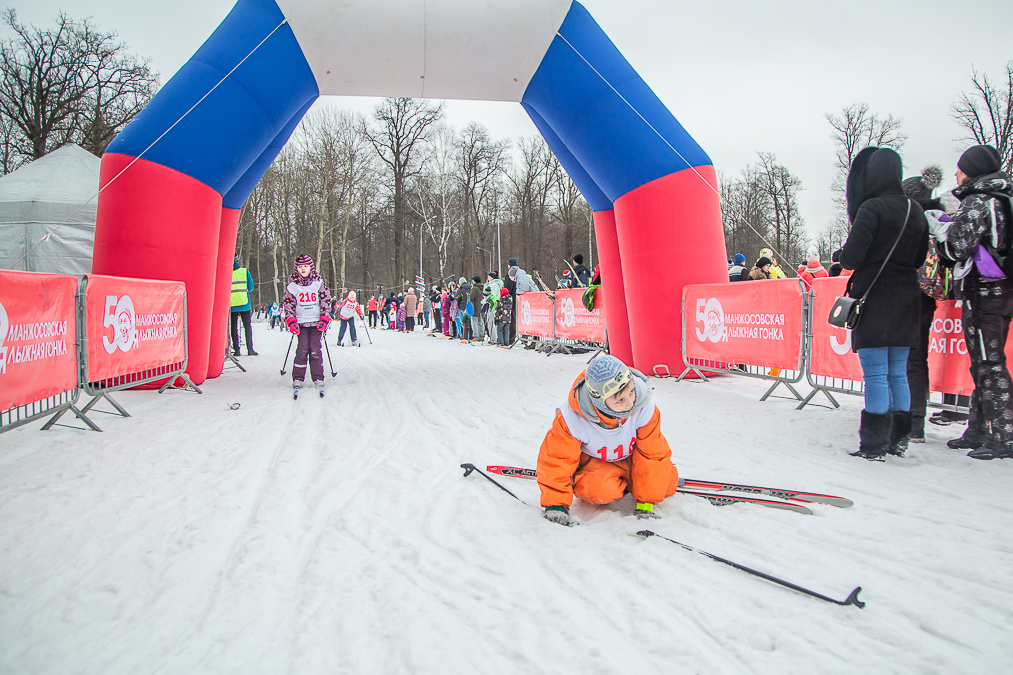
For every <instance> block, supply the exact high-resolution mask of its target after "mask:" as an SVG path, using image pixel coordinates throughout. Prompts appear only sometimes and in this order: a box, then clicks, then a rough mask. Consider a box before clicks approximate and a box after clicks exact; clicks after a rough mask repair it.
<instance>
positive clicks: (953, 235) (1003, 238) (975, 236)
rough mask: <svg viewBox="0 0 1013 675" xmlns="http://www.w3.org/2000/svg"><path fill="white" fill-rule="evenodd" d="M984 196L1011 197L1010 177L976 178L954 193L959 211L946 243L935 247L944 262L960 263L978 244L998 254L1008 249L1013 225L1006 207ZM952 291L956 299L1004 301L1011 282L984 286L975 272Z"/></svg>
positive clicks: (1012, 288)
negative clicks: (944, 258) (1008, 229)
mask: <svg viewBox="0 0 1013 675" xmlns="http://www.w3.org/2000/svg"><path fill="white" fill-rule="evenodd" d="M987 193H995V194H1003V195H1007V196H1011V195H1013V186H1011V184H1010V179H1009V177H1008V176H1007V175H1006V174H1005V173H1003V172H1002V171H999V172H996V173H993V174H988V175H985V176H977V177H975V178H972V179H971V180H969V181H968V182H966V183H964V184H963V185H961V186H960V187H958V188H956V189H955V190H954V191H953V196H954V197H956V198H957V199H959V200H960V208H959V209H958V210H957V212H956V213H955V214H953V224H952V225H950V229H949V232H948V234H947V238H946V241H945V242H940V243H939V244H937V248H938V250H939V252H940V253H941V254H942V255H943V256H945V257H946V258H949V259H950V260H954V261H958V262H963V261H967V260H968V259H970V258H971V257H972V256H973V255H974V252H975V249H977V248H978V245H979V244H981V245H983V246H986V247H992V248H993V249H998V250H1002V249H1004V248H1005V247H1006V246H1007V245H1008V240H1007V236H1008V232H1007V228H1008V227H1010V226H1011V225H1013V223H1009V222H1008V218H1009V214H1008V212H1007V210H1006V207H1005V205H1003V204H1002V203H1001V202H1000V201H999V200H998V199H996V198H994V197H990V196H989V195H988V194H987ZM958 270H959V267H958V269H957V270H954V278H956V277H957V276H958V274H959V271H958ZM954 291H955V293H956V295H957V297H958V298H970V297H975V296H977V297H993V298H1005V297H1010V296H1011V295H1013V280H1010V279H1003V280H1001V281H998V282H991V283H986V282H983V281H982V280H981V276H980V275H979V274H978V271H977V269H974V270H971V271H970V272H969V273H968V274H967V275H966V276H964V277H963V278H961V279H959V280H957V281H955V282H954Z"/></svg>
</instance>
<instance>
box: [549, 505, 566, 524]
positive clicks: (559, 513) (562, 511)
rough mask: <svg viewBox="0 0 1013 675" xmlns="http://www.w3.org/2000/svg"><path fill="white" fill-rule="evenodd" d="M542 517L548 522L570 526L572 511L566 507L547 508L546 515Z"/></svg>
mask: <svg viewBox="0 0 1013 675" xmlns="http://www.w3.org/2000/svg"><path fill="white" fill-rule="evenodd" d="M542 516H543V517H544V518H545V519H546V520H548V521H551V522H553V523H556V524H558V525H569V524H570V510H569V509H567V508H566V507H565V506H546V507H545V513H543V514H542Z"/></svg>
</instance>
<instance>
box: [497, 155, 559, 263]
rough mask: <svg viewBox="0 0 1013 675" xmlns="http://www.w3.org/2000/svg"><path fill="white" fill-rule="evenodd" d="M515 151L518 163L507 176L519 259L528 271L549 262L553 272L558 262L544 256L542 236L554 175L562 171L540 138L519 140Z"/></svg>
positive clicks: (554, 180)
mask: <svg viewBox="0 0 1013 675" xmlns="http://www.w3.org/2000/svg"><path fill="white" fill-rule="evenodd" d="M518 148H519V149H520V154H521V156H520V163H519V165H518V166H516V167H515V168H514V169H513V170H512V171H510V172H509V173H508V174H507V176H508V177H509V180H510V184H511V186H512V193H513V194H512V199H513V202H514V210H515V213H516V218H517V221H518V226H519V229H520V240H521V245H522V248H521V250H522V252H523V258H524V259H525V260H528V261H530V264H531V266H532V269H547V268H545V267H544V264H545V263H546V262H552V265H551V269H553V270H557V269H559V262H558V261H556V260H555V259H554V258H553V257H549V256H546V255H545V254H546V250H545V246H544V244H545V241H544V238H543V235H544V231H545V225H546V221H547V220H548V216H549V208H550V206H551V204H550V199H551V197H552V191H553V188H554V186H555V184H556V174H557V172H558V171H561V170H562V169H561V168H560V166H559V162H558V161H557V160H556V158H555V156H553V154H552V152H551V151H550V150H549V146H548V145H547V144H546V143H545V141H544V140H542V138H541V137H540V136H531V137H529V138H522V139H520V141H519V143H518ZM547 257H548V260H546V258H547Z"/></svg>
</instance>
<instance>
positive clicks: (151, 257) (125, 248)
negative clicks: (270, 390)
mask: <svg viewBox="0 0 1013 675" xmlns="http://www.w3.org/2000/svg"><path fill="white" fill-rule="evenodd" d="M133 160H134V158H133V157H129V156H127V155H120V154H116V153H106V154H105V155H103V156H102V169H101V173H100V184H101V185H103V186H104V185H106V184H107V183H108V182H109V181H110V180H111V179H112V178H113V177H114V176H116V175H117V174H119V172H120V171H122V170H123V168H124V167H126V166H127V164H129V163H130V162H131V161H133ZM221 220H222V197H221V195H219V194H218V193H217V192H215V191H214V190H213V189H211V188H210V187H208V186H207V185H204V184H203V183H201V182H200V181H198V180H196V179H194V178H191V177H189V176H187V175H185V174H182V173H180V172H178V171H174V170H173V169H167V168H166V167H164V166H161V165H159V164H155V163H153V162H148V161H146V160H143V159H140V160H137V161H136V163H135V164H134V165H133V166H132V167H130V170H129V171H127V172H125V173H123V175H121V176H120V177H119V178H117V179H116V183H115V186H114V187H113V188H110V189H109V190H105V191H104V192H103V193H102V198H101V199H100V200H99V203H98V213H97V220H96V227H95V257H94V260H93V261H92V271H93V272H94V273H95V274H112V275H117V276H125V277H138V278H142V279H168V280H171V281H182V282H183V283H185V284H186V293H187V340H188V346H189V354H190V361H189V364H188V366H187V369H186V372H187V374H188V375H189V376H190V379H192V380H193V381H194V383H196V384H200V383H201V382H203V381H204V380H205V379H206V377H207V374H208V354H209V347H210V339H211V318H212V308H213V304H214V288H215V268H216V263H217V258H218V232H219V229H220V225H221ZM128 223H129V226H125V224H128ZM234 244H235V236H233V239H232V243H231V244H230V247H231V246H232V245H234ZM231 260H232V256H231V248H230V253H229V261H230V263H231ZM230 268H231V264H230ZM222 353H224V351H223V352H222ZM219 371H220V368H219Z"/></svg>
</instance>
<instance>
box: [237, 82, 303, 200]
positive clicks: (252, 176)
mask: <svg viewBox="0 0 1013 675" xmlns="http://www.w3.org/2000/svg"><path fill="white" fill-rule="evenodd" d="M314 101H316V99H315V98H314V99H310V101H309V102H308V103H307V104H306V105H304V106H303V107H302V108H301V109H300V110H299V111H298V112H296V114H295V115H293V116H292V119H291V120H289V122H288V124H286V125H285V128H284V129H282V130H281V132H280V133H279V134H278V135H277V136H275V137H274V140H273V141H271V143H270V144H269V145H268V146H267V148H265V149H264V152H262V153H261V154H260V157H258V158H257V159H256V161H254V162H253V164H252V165H250V168H249V169H247V171H246V173H244V174H243V177H242V178H240V179H239V180H238V181H236V184H235V185H233V186H232V189H231V190H229V191H228V193H226V195H225V196H224V197H223V198H222V206H223V207H224V208H227V209H241V208H243V204H245V203H246V199H247V197H249V196H250V193H251V192H253V188H255V187H257V183H259V182H260V179H261V178H263V177H264V174H265V173H266V172H267V170H268V168H270V166H271V162H273V161H274V158H275V157H277V156H278V153H279V152H281V149H282V148H284V147H285V144H286V143H288V139H289V138H291V136H292V134H293V133H294V132H295V128H296V127H297V126H299V122H301V121H302V118H303V117H304V116H305V115H306V113H307V111H309V109H310V106H312V105H313V103H314Z"/></svg>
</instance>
